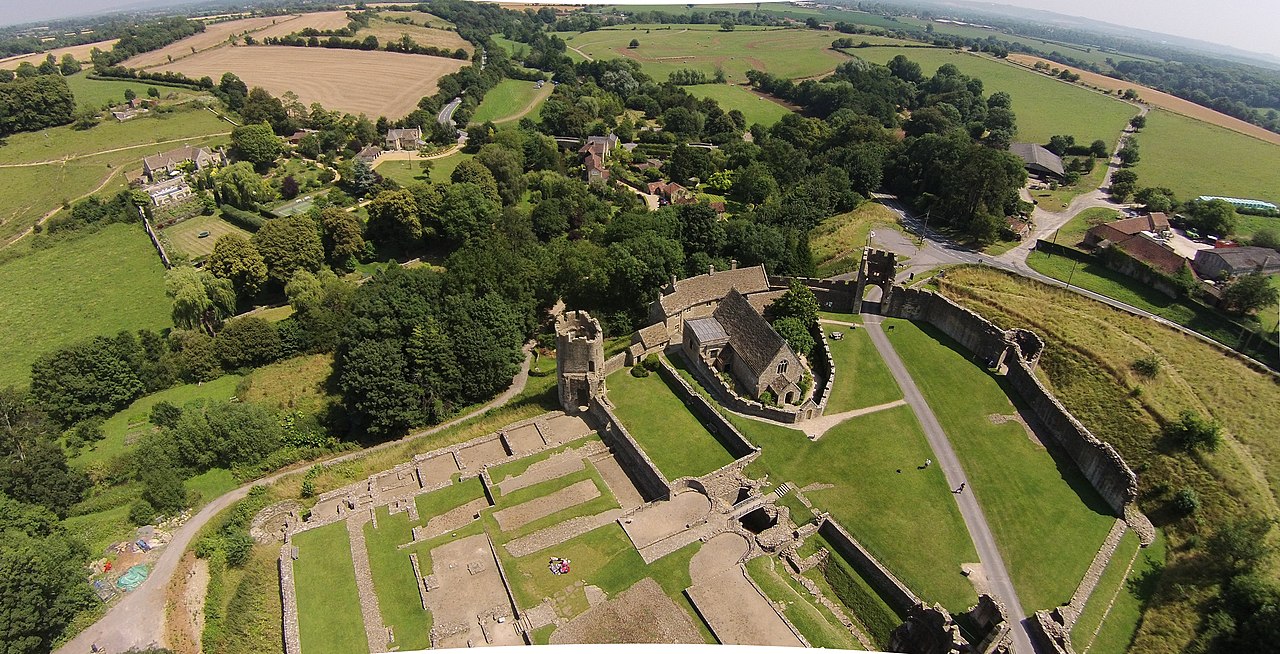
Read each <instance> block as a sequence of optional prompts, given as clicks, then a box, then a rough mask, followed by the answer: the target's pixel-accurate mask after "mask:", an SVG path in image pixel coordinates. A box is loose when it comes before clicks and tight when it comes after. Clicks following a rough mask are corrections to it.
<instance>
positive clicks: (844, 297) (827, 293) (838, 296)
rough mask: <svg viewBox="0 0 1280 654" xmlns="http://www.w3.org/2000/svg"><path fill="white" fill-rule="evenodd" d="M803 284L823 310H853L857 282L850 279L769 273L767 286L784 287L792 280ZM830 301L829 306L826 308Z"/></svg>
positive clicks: (843, 311)
mask: <svg viewBox="0 0 1280 654" xmlns="http://www.w3.org/2000/svg"><path fill="white" fill-rule="evenodd" d="M793 280H794V281H798V282H800V283H801V284H804V285H805V287H806V288H808V289H809V290H811V291H813V294H814V296H816V297H817V298H818V306H819V307H821V308H822V310H823V311H837V312H841V313H848V312H849V311H852V310H853V299H854V296H855V289H856V288H857V283H856V282H854V281H852V280H837V279H814V278H812V277H788V276H783V275H769V286H770V287H772V288H780V289H785V288H787V287H789V286H791V282H792V281H793ZM828 303H830V308H828Z"/></svg>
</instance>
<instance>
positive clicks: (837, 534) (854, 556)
mask: <svg viewBox="0 0 1280 654" xmlns="http://www.w3.org/2000/svg"><path fill="white" fill-rule="evenodd" d="M818 533H819V534H821V535H822V537H823V538H825V539H827V542H828V543H831V546H832V547H834V548H836V549H837V550H839V551H837V552H836V554H838V555H840V556H841V557H843V558H844V560H846V561H848V562H849V565H852V566H853V567H854V569H856V570H857V571H858V572H859V573H861V574H862V576H863V578H865V579H866V580H867V583H869V584H871V586H872V587H873V588H875V589H876V592H878V593H880V595H881V596H882V597H884V599H885V601H887V602H888V603H889V604H890V605H892V607H893V609H894V610H895V611H897V612H898V613H900V614H902V615H906V614H907V613H908V612H910V611H911V609H913V608H915V607H916V606H918V605H920V604H921V602H920V598H919V597H916V594H915V593H913V592H911V589H910V588H907V586H906V584H903V583H902V582H901V581H899V580H898V578H897V577H895V576H893V573H892V572H889V570H888V569H887V568H885V567H884V566H883V565H880V562H879V561H877V560H876V557H874V556H872V555H871V553H870V552H868V551H867V550H866V548H864V547H863V546H862V544H861V543H859V542H858V541H857V540H856V539H854V537H853V536H850V535H849V532H847V531H845V530H844V527H841V526H840V524H839V523H837V522H836V521H835V520H832V519H831V516H828V515H826V514H823V516H822V518H821V519H820V522H819V524H818Z"/></svg>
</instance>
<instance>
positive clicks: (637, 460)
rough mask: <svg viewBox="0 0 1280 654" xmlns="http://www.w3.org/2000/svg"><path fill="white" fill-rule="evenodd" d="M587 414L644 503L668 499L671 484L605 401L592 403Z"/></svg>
mask: <svg viewBox="0 0 1280 654" xmlns="http://www.w3.org/2000/svg"><path fill="white" fill-rule="evenodd" d="M587 414H588V415H589V416H591V417H592V418H594V419H595V420H596V422H597V423H598V424H599V425H600V430H599V431H600V438H601V439H602V440H604V442H605V444H607V445H608V446H609V448H610V449H612V450H613V455H614V457H615V458H617V459H618V463H620V464H621V465H622V469H623V471H625V472H626V473H627V476H628V477H630V478H631V481H632V482H633V483H634V484H635V485H636V489H637V490H639V491H640V495H641V496H642V497H643V498H644V500H645V501H646V502H653V501H656V500H664V499H667V498H668V497H670V496H671V484H670V483H669V482H668V481H667V478H666V477H664V476H663V475H662V472H661V471H659V470H658V466H656V465H654V463H653V461H652V460H651V459H650V458H649V455H648V454H645V453H644V450H642V449H640V445H639V444H638V443H636V441H635V439H634V438H632V437H631V432H629V431H627V428H626V427H625V426H623V424H622V421H621V420H618V417H617V416H616V415H614V414H613V410H612V409H610V408H609V407H608V406H607V405H606V404H605V403H604V402H600V401H598V400H593V401H592V402H591V407H590V408H589V409H588V410H587Z"/></svg>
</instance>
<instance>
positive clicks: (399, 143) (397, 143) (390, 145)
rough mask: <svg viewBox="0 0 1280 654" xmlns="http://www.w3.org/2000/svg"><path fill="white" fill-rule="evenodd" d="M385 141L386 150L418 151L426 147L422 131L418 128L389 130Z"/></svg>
mask: <svg viewBox="0 0 1280 654" xmlns="http://www.w3.org/2000/svg"><path fill="white" fill-rule="evenodd" d="M383 141H384V149H386V150H417V149H418V148H420V147H422V146H423V145H426V141H424V140H422V130H421V129H419V128H417V127H409V128H405V129H389V130H387V137H386V138H385V139H383Z"/></svg>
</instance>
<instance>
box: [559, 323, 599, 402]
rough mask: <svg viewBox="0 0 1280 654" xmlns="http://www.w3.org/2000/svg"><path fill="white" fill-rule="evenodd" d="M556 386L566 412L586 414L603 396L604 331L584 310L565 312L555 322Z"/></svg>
mask: <svg viewBox="0 0 1280 654" xmlns="http://www.w3.org/2000/svg"><path fill="white" fill-rule="evenodd" d="M556 384H557V387H558V388H559V391H560V405H561V406H563V407H564V410H565V411H568V412H569V413H577V412H579V411H585V410H586V408H587V407H588V406H589V405H590V404H591V400H592V399H594V398H596V397H600V396H603V395H604V393H605V387H604V331H603V330H601V329H600V323H599V322H597V321H596V319H595V318H592V317H591V315H590V314H588V313H587V312H586V311H566V312H564V313H563V314H561V315H560V317H559V318H557V319H556Z"/></svg>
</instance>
